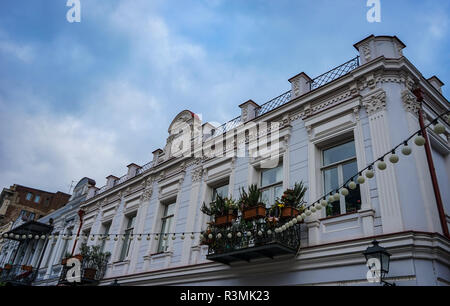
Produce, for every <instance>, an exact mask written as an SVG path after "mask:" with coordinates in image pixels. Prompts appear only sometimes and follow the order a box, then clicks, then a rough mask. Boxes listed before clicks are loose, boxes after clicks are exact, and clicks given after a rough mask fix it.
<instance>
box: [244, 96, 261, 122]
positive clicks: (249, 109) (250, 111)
mask: <svg viewBox="0 0 450 306" xmlns="http://www.w3.org/2000/svg"><path fill="white" fill-rule="evenodd" d="M239 107H240V108H241V122H242V123H245V122H247V121H250V120H252V119H253V118H255V117H256V111H257V110H258V109H259V108H260V106H259V105H258V104H257V103H256V102H255V101H253V100H248V101H247V102H244V103H242V104H241V105H239Z"/></svg>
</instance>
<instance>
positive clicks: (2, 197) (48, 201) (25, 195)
mask: <svg viewBox="0 0 450 306" xmlns="http://www.w3.org/2000/svg"><path fill="white" fill-rule="evenodd" d="M69 198H70V195H69V194H66V193H63V192H60V191H58V192H56V193H53V192H48V191H43V190H39V189H35V188H30V187H25V186H21V185H16V184H14V185H13V186H11V187H10V188H3V191H2V193H1V194H0V226H3V225H5V224H8V223H10V222H12V221H15V220H17V219H18V218H21V219H23V220H27V221H31V220H37V219H39V218H41V217H43V216H45V215H47V214H48V213H50V212H52V211H55V210H57V209H58V208H60V207H62V206H64V205H66V203H67V202H68V201H69Z"/></svg>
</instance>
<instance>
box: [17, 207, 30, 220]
mask: <svg viewBox="0 0 450 306" xmlns="http://www.w3.org/2000/svg"><path fill="white" fill-rule="evenodd" d="M27 215H28V212H27V211H26V210H22V211H21V212H20V215H19V218H20V219H22V220H24V221H26V220H27Z"/></svg>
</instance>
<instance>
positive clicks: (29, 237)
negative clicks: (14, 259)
mask: <svg viewBox="0 0 450 306" xmlns="http://www.w3.org/2000/svg"><path fill="white" fill-rule="evenodd" d="M25 238H26V237H25ZM25 238H24V239H25ZM31 238H33V235H32V234H28V239H31Z"/></svg>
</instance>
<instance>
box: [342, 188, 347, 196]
mask: <svg viewBox="0 0 450 306" xmlns="http://www.w3.org/2000/svg"><path fill="white" fill-rule="evenodd" d="M341 194H342V195H343V196H344V197H346V196H348V189H347V188H342V189H341Z"/></svg>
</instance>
